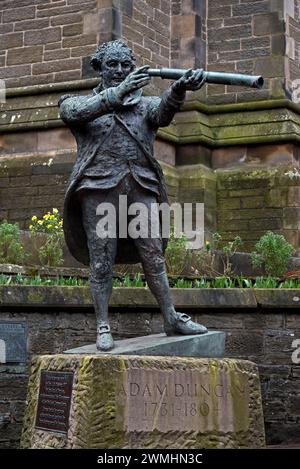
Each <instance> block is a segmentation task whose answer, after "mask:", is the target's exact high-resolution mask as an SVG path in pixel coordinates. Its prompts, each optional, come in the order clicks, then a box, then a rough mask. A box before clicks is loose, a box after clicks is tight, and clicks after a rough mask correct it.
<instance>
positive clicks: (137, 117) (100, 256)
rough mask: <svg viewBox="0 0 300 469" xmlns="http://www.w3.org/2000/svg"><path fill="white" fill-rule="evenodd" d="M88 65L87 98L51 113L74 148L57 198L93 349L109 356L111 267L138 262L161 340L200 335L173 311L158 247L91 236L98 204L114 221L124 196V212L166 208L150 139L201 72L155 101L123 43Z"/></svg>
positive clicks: (159, 243)
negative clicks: (82, 273)
mask: <svg viewBox="0 0 300 469" xmlns="http://www.w3.org/2000/svg"><path fill="white" fill-rule="evenodd" d="M91 65H92V66H93V67H94V69H95V70H97V71H99V74H100V77H101V82H100V84H99V85H98V86H97V87H96V88H95V89H94V90H93V92H92V94H90V95H87V96H70V95H66V96H63V97H62V98H61V99H60V102H59V106H60V114H61V118H62V119H63V121H64V122H65V123H66V124H67V125H68V126H69V127H70V129H71V131H72V133H73V135H74V136H75V138H76V141H77V147H78V157H77V161H76V163H75V165H74V168H73V172H72V174H71V177H70V182H69V185H68V188H67V193H66V198H65V209H64V230H65V238H66V242H67V245H68V247H69V250H70V252H71V253H72V255H73V256H74V257H75V258H76V259H77V260H79V261H80V262H82V263H84V264H87V265H90V269H91V277H90V281H91V291H92V297H93V303H94V307H95V311H96V318H97V343H96V345H97V348H98V349H99V350H102V351H105V350H110V349H112V348H113V338H112V335H111V331H110V326H109V321H108V303H109V297H110V295H111V291H112V275H113V265H114V263H115V262H117V263H129V262H134V261H135V262H138V261H141V262H142V265H143V269H144V273H145V277H146V280H147V284H148V286H149V288H150V290H151V291H152V293H153V295H154V296H155V298H156V300H157V302H158V304H159V307H160V309H161V311H162V313H163V318H164V330H165V332H166V334H167V335H175V334H202V333H205V332H207V329H206V328H205V327H204V326H202V325H201V324H197V323H195V322H193V321H192V320H191V318H190V317H189V316H187V315H186V314H182V313H179V312H176V311H175V309H174V306H173V302H172V299H171V295H170V290H169V284H168V278H167V274H166V269H165V261H164V256H163V252H164V248H165V246H166V239H163V238H162V236H158V237H155V238H153V237H149V236H141V237H137V238H135V239H133V238H132V237H130V236H129V237H127V238H122V237H120V236H118V235H117V236H108V237H102V236H99V233H98V232H97V222H98V220H99V215H97V213H99V211H98V212H97V207H99V205H100V204H103V203H111V204H113V205H114V207H115V208H116V219H117V220H119V216H122V214H121V213H119V212H118V210H119V208H118V207H119V198H120V196H125V195H126V196H127V203H128V205H130V204H132V203H134V202H143V204H145V206H146V207H149V209H150V207H151V204H156V203H161V202H166V201H167V194H166V188H165V183H164V178H163V174H162V170H161V168H160V165H159V164H158V162H157V161H156V159H155V158H154V157H153V143H154V140H155V135H156V132H157V130H158V128H159V127H162V126H167V125H169V124H170V122H171V120H172V118H173V116H174V114H175V113H176V112H177V111H179V109H180V106H181V105H182V104H183V102H184V99H185V91H186V90H197V89H200V88H201V86H202V85H203V83H204V81H205V78H204V75H203V71H202V70H196V71H188V72H187V73H186V74H185V75H184V76H183V77H182V78H180V79H179V80H177V81H176V82H174V83H173V84H172V85H171V87H170V88H169V89H168V90H167V91H166V92H165V93H164V94H163V95H162V96H161V97H142V96H141V88H142V87H144V86H146V85H148V83H149V81H150V78H149V75H148V74H147V69H148V66H144V67H140V68H137V69H136V68H135V58H134V55H133V53H132V50H131V49H130V48H129V47H128V46H127V45H126V43H124V42H123V41H121V40H117V41H111V42H108V43H105V44H102V45H101V46H100V47H98V49H97V51H96V53H95V55H94V56H93V57H92V59H91ZM149 213H150V210H149Z"/></svg>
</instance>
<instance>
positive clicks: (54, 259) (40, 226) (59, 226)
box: [29, 208, 64, 266]
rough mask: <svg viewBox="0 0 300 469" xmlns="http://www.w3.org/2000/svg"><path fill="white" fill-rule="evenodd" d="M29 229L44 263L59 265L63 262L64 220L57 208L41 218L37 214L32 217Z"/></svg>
mask: <svg viewBox="0 0 300 469" xmlns="http://www.w3.org/2000/svg"><path fill="white" fill-rule="evenodd" d="M29 230H30V233H31V236H32V238H33V239H34V241H35V244H36V246H38V244H39V243H41V245H40V246H38V247H37V248H36V249H37V251H38V256H39V259H40V262H41V263H42V264H46V265H47V266H59V265H61V264H62V263H63V251H62V247H63V240H64V235H63V220H62V218H61V217H60V215H59V213H58V210H57V208H53V210H52V213H51V212H48V213H46V214H45V215H44V216H43V217H42V218H41V219H38V218H37V217H36V216H35V215H34V216H33V217H32V218H31V224H30V225H29Z"/></svg>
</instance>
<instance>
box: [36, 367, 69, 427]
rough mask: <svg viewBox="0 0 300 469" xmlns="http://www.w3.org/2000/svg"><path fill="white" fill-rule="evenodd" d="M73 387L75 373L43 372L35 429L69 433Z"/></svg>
mask: <svg viewBox="0 0 300 469" xmlns="http://www.w3.org/2000/svg"><path fill="white" fill-rule="evenodd" d="M72 386H73V373H71V372H63V371H45V370H44V371H42V372H41V384H40V392H39V397H38V408H37V417H36V424H35V427H36V428H39V429H41V430H47V431H52V432H60V433H67V432H68V428H69V414H70V404H71V396H72Z"/></svg>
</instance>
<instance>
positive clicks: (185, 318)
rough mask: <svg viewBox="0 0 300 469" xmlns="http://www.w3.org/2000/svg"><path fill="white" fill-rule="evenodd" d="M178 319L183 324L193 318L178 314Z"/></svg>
mask: <svg viewBox="0 0 300 469" xmlns="http://www.w3.org/2000/svg"><path fill="white" fill-rule="evenodd" d="M178 319H179V320H180V321H182V322H188V321H190V320H191V316H189V315H188V314H185V313H179V314H178Z"/></svg>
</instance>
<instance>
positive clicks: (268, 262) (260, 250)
mask: <svg viewBox="0 0 300 469" xmlns="http://www.w3.org/2000/svg"><path fill="white" fill-rule="evenodd" d="M292 253H293V246H292V245H291V244H290V243H288V242H287V241H286V239H285V238H284V236H282V235H279V234H275V233H273V232H272V231H267V233H265V234H264V235H263V236H262V237H261V238H260V240H259V241H258V242H257V243H256V244H255V251H253V252H252V253H251V260H252V264H253V266H254V267H261V266H264V268H265V271H266V272H267V274H268V275H270V276H273V277H281V276H282V275H283V274H284V272H286V270H287V266H288V262H289V260H290V258H291V257H292Z"/></svg>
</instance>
